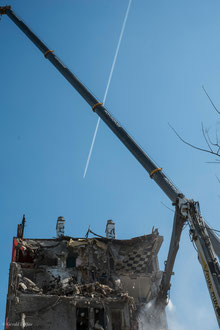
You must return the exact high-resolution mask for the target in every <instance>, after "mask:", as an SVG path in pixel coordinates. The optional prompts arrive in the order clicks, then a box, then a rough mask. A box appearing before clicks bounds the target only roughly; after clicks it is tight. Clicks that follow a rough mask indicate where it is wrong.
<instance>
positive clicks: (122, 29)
mask: <svg viewBox="0 0 220 330" xmlns="http://www.w3.org/2000/svg"><path fill="white" fill-rule="evenodd" d="M131 3H132V0H129V2H128V7H127V10H126V13H125V17H124V21H123V24H122V28H121V33H120V36H119V39H118V44H117V48H116V51H115V56H114V59H113V62H112V67H111V71H110V74H109V78H108V82H107V85H106V89H105V94H104V98H103V102H102V103H103V105H105V101H106V98H107V95H108V90H109V86H110V84H111V80H112V75H113V71H114V68H115V63H116V61H117V57H118V52H119V48H120V45H121V40H122V37H123V34H124V30H125V26H126V22H127V18H128V14H129V10H130V7H131ZM99 123H100V117H99V118H98V121H97V124H96V128H95V132H94V135H93V138H92V143H91V147H90V150H89V155H88V158H87V162H86V167H85V170H84V174H83V178H85V176H86V173H87V170H88V166H89V162H90V158H91V155H92V151H93V147H94V143H95V139H96V135H97V132H98V128H99Z"/></svg>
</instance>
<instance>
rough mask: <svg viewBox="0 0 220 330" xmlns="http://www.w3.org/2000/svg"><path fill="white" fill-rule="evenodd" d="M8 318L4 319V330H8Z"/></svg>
mask: <svg viewBox="0 0 220 330" xmlns="http://www.w3.org/2000/svg"><path fill="white" fill-rule="evenodd" d="M9 329H10V328H9V324H8V317H6V319H5V330H9Z"/></svg>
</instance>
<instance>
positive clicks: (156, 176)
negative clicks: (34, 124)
mask: <svg viewBox="0 0 220 330" xmlns="http://www.w3.org/2000/svg"><path fill="white" fill-rule="evenodd" d="M4 14H5V15H7V16H8V17H9V18H10V19H11V20H12V21H13V22H14V23H15V24H16V25H17V26H18V27H19V28H20V29H21V30H22V31H23V32H24V33H25V34H26V36H27V37H28V38H29V39H30V40H31V41H32V42H33V43H34V44H35V45H36V46H37V48H38V49H39V50H40V51H41V52H42V53H43V55H44V57H45V58H46V59H48V60H49V61H50V62H51V63H52V64H53V65H54V66H55V67H56V68H57V70H58V71H59V72H60V73H61V74H62V75H63V76H64V77H65V78H66V79H67V80H68V81H69V83H70V84H71V85H72V86H73V87H74V88H75V89H76V90H77V91H78V93H79V94H80V95H81V96H82V97H83V98H84V100H85V101H86V102H87V103H88V104H89V105H90V106H91V108H92V110H93V111H94V112H95V113H97V115H98V116H99V117H100V118H101V119H102V120H103V121H104V122H105V123H106V125H107V126H108V127H109V128H110V129H111V130H112V131H113V133H114V134H115V135H116V136H117V137H118V138H119V139H120V140H121V142H122V143H123V144H124V145H125V146H126V147H127V149H128V150H129V151H130V152H131V153H132V154H133V156H134V157H135V158H136V159H137V160H138V162H139V163H140V164H141V165H142V166H143V167H144V169H145V170H146V171H147V172H148V173H149V175H150V178H151V179H153V180H154V181H155V182H156V183H157V184H158V186H159V187H160V188H161V189H162V190H163V191H164V192H165V194H166V195H167V196H168V197H169V199H170V200H171V201H172V203H173V205H175V207H176V212H175V217H174V223H173V231H172V236H171V242H170V247H169V252H168V258H167V261H166V262H165V270H164V273H163V278H162V281H161V286H160V290H159V293H158V295H157V299H156V303H157V304H158V305H159V306H160V307H162V308H163V307H164V306H165V304H166V300H167V294H168V291H169V289H170V280H171V275H172V272H173V266H174V262H175V258H176V254H177V251H178V248H179V241H180V236H181V232H182V229H183V226H184V224H185V223H186V222H188V224H189V227H190V234H191V239H192V241H194V243H195V245H196V247H197V251H198V257H199V261H200V263H201V266H202V269H203V272H204V275H205V279H206V283H207V287H208V290H209V293H210V297H211V300H212V303H213V307H214V310H215V314H216V318H217V322H218V325H219V327H220V268H219V263H218V261H217V258H216V256H218V257H219V256H220V241H219V239H218V237H217V236H216V235H215V234H214V233H213V232H212V230H211V229H210V228H209V226H208V225H207V224H206V222H205V221H204V220H203V218H202V216H201V214H200V211H199V204H198V202H194V201H193V200H189V199H187V198H186V197H185V196H184V195H183V194H182V193H181V192H180V191H179V190H178V189H177V188H176V187H175V185H174V184H173V183H172V182H171V181H170V180H169V179H168V177H167V176H166V175H165V174H164V173H163V171H162V168H158V167H157V165H156V164H155V163H154V162H153V161H152V159H150V157H149V156H148V155H147V154H146V153H145V152H144V151H143V150H142V149H141V147H140V146H139V145H138V144H137V143H136V142H135V141H134V140H133V139H132V137H131V136H130V135H129V134H128V133H127V132H126V130H125V129H124V128H123V127H122V126H121V125H120V124H119V123H118V122H117V120H116V119H115V118H114V117H113V116H112V115H111V114H110V113H109V111H108V110H107V109H106V108H105V107H104V105H103V104H102V103H101V102H99V100H97V99H96V98H95V97H94V96H93V94H92V93H91V92H90V91H89V90H88V89H87V88H86V87H85V86H84V85H83V84H82V82H80V81H79V79H78V78H77V77H76V76H75V75H74V74H73V73H72V72H71V71H70V70H69V69H68V68H67V67H66V66H65V65H64V64H63V63H62V62H61V60H60V59H59V58H58V57H57V56H56V55H55V53H54V51H53V50H50V49H49V48H48V47H47V46H46V45H45V44H44V43H43V42H42V41H41V40H40V39H39V38H38V37H37V36H36V35H35V34H34V33H33V32H32V31H31V29H30V28H29V27H28V26H27V25H26V24H25V23H24V22H23V21H22V20H21V19H20V18H18V17H17V16H16V15H15V14H14V12H13V11H12V9H11V7H10V6H4V7H0V15H4Z"/></svg>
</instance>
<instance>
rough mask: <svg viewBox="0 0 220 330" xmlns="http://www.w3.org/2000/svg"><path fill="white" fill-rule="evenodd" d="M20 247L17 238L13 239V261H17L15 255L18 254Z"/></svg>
mask: <svg viewBox="0 0 220 330" xmlns="http://www.w3.org/2000/svg"><path fill="white" fill-rule="evenodd" d="M17 245H18V240H17V239H16V238H14V239H13V246H12V258H11V261H12V262H13V261H15V253H16V247H17Z"/></svg>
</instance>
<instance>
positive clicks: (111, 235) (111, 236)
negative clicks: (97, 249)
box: [105, 220, 115, 239]
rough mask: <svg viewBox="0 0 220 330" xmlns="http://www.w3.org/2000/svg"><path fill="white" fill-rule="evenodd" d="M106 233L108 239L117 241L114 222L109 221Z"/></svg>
mask: <svg viewBox="0 0 220 330" xmlns="http://www.w3.org/2000/svg"><path fill="white" fill-rule="evenodd" d="M105 233H106V237H107V238H108V239H115V223H114V222H113V221H112V220H108V221H107V224H106V229H105Z"/></svg>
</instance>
